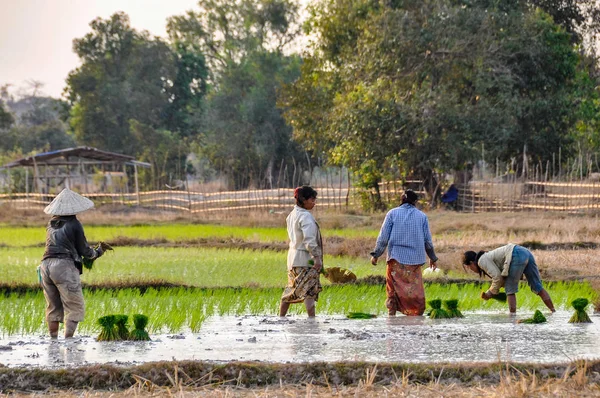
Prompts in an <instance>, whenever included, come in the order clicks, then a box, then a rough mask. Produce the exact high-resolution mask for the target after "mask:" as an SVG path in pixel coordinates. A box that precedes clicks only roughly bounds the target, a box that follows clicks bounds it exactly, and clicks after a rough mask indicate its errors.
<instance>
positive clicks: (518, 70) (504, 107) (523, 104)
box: [283, 0, 578, 207]
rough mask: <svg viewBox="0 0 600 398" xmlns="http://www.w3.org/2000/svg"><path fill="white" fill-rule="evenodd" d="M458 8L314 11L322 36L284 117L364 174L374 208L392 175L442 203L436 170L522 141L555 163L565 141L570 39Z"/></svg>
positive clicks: (542, 26)
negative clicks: (419, 182)
mask: <svg viewBox="0 0 600 398" xmlns="http://www.w3.org/2000/svg"><path fill="white" fill-rule="evenodd" d="M457 3H459V2H455V1H433V0H431V1H419V2H416V1H414V2H413V1H407V2H403V1H390V2H379V1H376V0H362V1H350V0H326V1H322V2H320V3H318V4H317V6H316V7H315V8H313V10H312V18H311V19H310V21H309V24H308V26H309V29H310V33H312V34H313V35H315V36H316V37H317V38H318V39H317V40H316V41H315V46H314V48H313V53H312V54H313V55H312V56H311V57H309V59H308V60H306V63H305V67H304V68H303V70H302V76H301V78H300V79H299V80H298V81H297V82H296V83H294V84H293V85H291V86H289V87H288V88H287V89H286V92H285V96H284V101H283V102H284V103H285V104H287V105H288V106H289V110H288V112H287V113H286V116H287V119H288V121H289V122H290V124H291V125H293V126H294V129H295V130H294V134H295V136H296V137H297V138H298V139H300V140H301V141H302V142H304V143H305V144H307V143H308V145H309V147H316V146H319V145H321V146H322V145H323V144H322V143H325V144H326V145H327V147H326V148H325V149H326V151H327V155H328V159H329V160H330V161H331V162H333V163H336V164H342V165H345V166H347V167H349V168H350V169H352V170H353V171H355V172H356V173H357V175H358V176H359V179H360V180H359V181H360V182H361V183H362V186H363V187H364V188H367V189H370V190H373V191H374V192H375V195H374V202H375V203H374V205H375V206H376V207H382V206H383V203H381V199H380V196H379V195H378V192H377V183H378V182H379V181H381V179H382V178H384V177H386V175H389V174H391V173H392V172H393V173H394V174H395V173H400V175H403V176H415V177H418V178H421V179H423V180H424V181H425V183H426V185H425V187H426V189H427V190H428V192H429V194H430V195H431V196H432V197H433V196H435V195H436V194H437V193H438V192H439V191H438V182H439V174H440V173H445V172H450V171H452V170H456V169H460V168H462V167H464V166H465V162H466V161H469V160H475V159H476V156H477V154H476V153H475V150H474V149H475V148H477V147H479V146H480V145H481V143H484V144H485V148H486V151H489V153H490V156H493V157H496V156H497V157H499V158H501V159H508V158H510V157H511V156H514V155H515V153H518V152H519V151H521V150H522V148H523V147H524V146H525V145H526V146H527V148H528V152H529V153H531V154H534V156H536V159H548V158H549V157H551V155H552V153H553V152H555V151H557V150H558V148H559V146H561V145H563V144H566V143H568V140H569V138H568V136H567V135H566V134H565V133H566V131H567V130H568V128H569V126H571V125H572V123H573V119H572V117H570V115H571V113H572V112H571V111H572V109H573V107H572V105H571V104H572V103H571V102H570V101H572V95H571V94H572V93H573V90H574V85H573V81H574V77H575V71H576V66H577V63H578V55H577V53H576V52H575V51H574V49H573V47H572V46H571V43H570V36H569V35H568V34H566V33H565V32H564V30H561V29H560V28H559V27H558V26H557V25H555V24H554V23H553V21H552V20H551V18H550V17H548V16H547V14H544V13H543V12H539V11H535V10H534V11H528V8H527V7H526V6H525V5H523V6H519V5H518V4H516V5H514V6H513V7H504V6H503V7H493V6H490V5H489V4H486V5H485V7H479V6H472V7H464V6H462V5H461V4H457ZM490 3H491V2H490ZM498 3H501V2H498ZM313 98H316V99H317V100H316V105H315V103H311V99H313ZM306 116H308V118H307V119H304V118H305V117H306Z"/></svg>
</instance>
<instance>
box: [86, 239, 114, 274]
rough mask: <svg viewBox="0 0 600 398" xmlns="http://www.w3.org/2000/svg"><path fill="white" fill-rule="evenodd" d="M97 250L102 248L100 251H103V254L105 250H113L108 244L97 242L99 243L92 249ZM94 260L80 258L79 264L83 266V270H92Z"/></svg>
mask: <svg viewBox="0 0 600 398" xmlns="http://www.w3.org/2000/svg"><path fill="white" fill-rule="evenodd" d="M99 248H102V251H103V252H106V251H107V250H113V248H112V246H111V245H109V244H108V243H106V242H99V243H98V244H97V245H96V246H95V247H94V249H96V250H98V249H99ZM94 260H96V259H95V258H94V259H90V258H87V257H82V258H81V263H82V264H83V266H84V267H85V268H87V269H92V266H93V265H94Z"/></svg>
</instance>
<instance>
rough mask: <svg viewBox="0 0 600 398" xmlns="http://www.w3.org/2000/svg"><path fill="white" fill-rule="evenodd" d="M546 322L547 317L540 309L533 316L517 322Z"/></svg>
mask: <svg viewBox="0 0 600 398" xmlns="http://www.w3.org/2000/svg"><path fill="white" fill-rule="evenodd" d="M544 322H546V317H545V316H544V314H542V312H541V311H540V310H535V313H534V314H533V317H531V318H527V319H520V320H518V321H517V323H544Z"/></svg>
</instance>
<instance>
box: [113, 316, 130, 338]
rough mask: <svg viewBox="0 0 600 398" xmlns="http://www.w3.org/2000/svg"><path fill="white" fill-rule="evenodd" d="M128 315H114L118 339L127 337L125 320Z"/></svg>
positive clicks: (127, 331) (127, 318)
mask: <svg viewBox="0 0 600 398" xmlns="http://www.w3.org/2000/svg"><path fill="white" fill-rule="evenodd" d="M128 320H129V317H128V316H127V315H115V324H116V326H117V334H118V336H119V339H121V340H128V339H129V329H128V328H127V321H128Z"/></svg>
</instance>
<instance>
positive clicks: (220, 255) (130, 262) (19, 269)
mask: <svg viewBox="0 0 600 398" xmlns="http://www.w3.org/2000/svg"><path fill="white" fill-rule="evenodd" d="M42 253H43V248H41V247H40V248H31V247H29V248H0V275H2V279H1V282H2V283H5V284H22V285H35V284H36V283H37V275H36V267H37V266H38V264H39V263H40V260H41V257H42ZM286 256H287V253H286V252H280V251H279V252H278V251H271V250H262V251H256V250H240V249H231V250H229V249H214V248H153V247H146V248H142V247H118V248H115V250H114V252H108V253H107V254H106V255H105V256H103V257H101V258H100V259H98V260H97V262H96V263H95V264H94V268H93V269H92V270H91V271H88V270H84V273H83V275H82V281H83V282H85V283H87V284H92V285H94V284H103V283H122V284H127V283H134V282H144V281H146V282H149V281H154V280H162V281H166V282H171V283H177V284H186V285H192V286H199V287H225V286H250V287H283V286H284V284H285V283H286V281H287V276H286ZM325 261H326V262H325V266H326V267H342V268H347V269H350V270H352V271H353V272H354V273H356V275H357V276H358V277H359V278H360V277H364V276H367V275H372V274H380V275H383V274H384V272H385V266H383V265H380V266H378V267H373V266H372V265H371V264H370V263H369V262H368V259H367V258H366V257H365V258H363V259H357V258H353V257H345V256H341V257H332V256H329V257H327V258H326V259H325ZM382 264H383V262H382ZM323 279H324V278H323ZM324 283H325V281H324Z"/></svg>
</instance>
